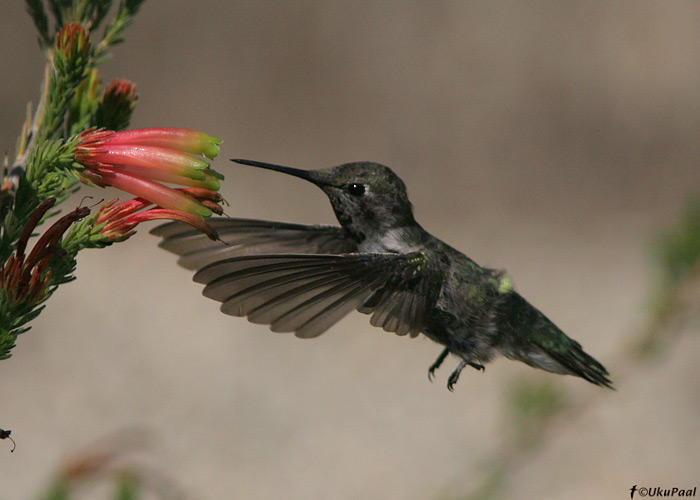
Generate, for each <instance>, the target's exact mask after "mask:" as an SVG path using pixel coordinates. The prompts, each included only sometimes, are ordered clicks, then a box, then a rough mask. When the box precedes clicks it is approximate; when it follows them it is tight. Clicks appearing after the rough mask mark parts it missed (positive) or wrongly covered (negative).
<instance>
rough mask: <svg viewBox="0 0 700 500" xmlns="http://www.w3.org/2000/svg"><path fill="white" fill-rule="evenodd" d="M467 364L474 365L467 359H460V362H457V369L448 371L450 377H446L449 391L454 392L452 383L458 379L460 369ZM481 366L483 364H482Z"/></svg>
mask: <svg viewBox="0 0 700 500" xmlns="http://www.w3.org/2000/svg"><path fill="white" fill-rule="evenodd" d="M467 365H471V366H474V365H475V363H472V362H471V361H467V360H465V359H463V360H462V362H461V363H460V364H459V366H458V367H457V369H456V370H455V371H453V372H452V373H450V378H448V379H447V389H448V390H449V391H450V392H454V385H455V384H456V383H457V380H459V374H460V373H462V370H464V367H465V366H467ZM482 368H483V366H482Z"/></svg>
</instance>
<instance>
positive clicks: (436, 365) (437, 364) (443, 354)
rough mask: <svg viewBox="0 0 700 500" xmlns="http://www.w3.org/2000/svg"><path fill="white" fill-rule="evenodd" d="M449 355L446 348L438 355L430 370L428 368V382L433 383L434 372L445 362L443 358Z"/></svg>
mask: <svg viewBox="0 0 700 500" xmlns="http://www.w3.org/2000/svg"><path fill="white" fill-rule="evenodd" d="M449 353H450V350H449V349H448V348H445V349H444V350H443V351H442V352H441V353H440V355H439V356H438V358H437V359H436V360H435V362H434V363H433V364H432V365H430V368H428V380H430V381H431V382H432V381H433V377H435V370H437V369H438V368H440V365H442V362H443V361H445V358H446V357H447V355H448V354H449Z"/></svg>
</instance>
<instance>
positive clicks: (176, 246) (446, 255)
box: [152, 160, 612, 391]
mask: <svg viewBox="0 0 700 500" xmlns="http://www.w3.org/2000/svg"><path fill="white" fill-rule="evenodd" d="M232 161H235V162H237V163H240V164H243V165H250V166H253V167H259V168H264V169H269V170H276V171H278V172H283V173H286V174H289V175H293V176H295V177H299V178H301V179H305V180H307V181H309V182H311V183H313V184H315V185H316V186H318V187H319V188H321V189H322V190H323V191H324V192H325V193H326V195H327V196H328V198H330V202H331V205H332V206H333V210H334V211H335V215H336V217H337V218H338V221H339V222H340V226H341V227H337V226H307V225H300V224H290V223H284V222H270V221H261V220H250V219H235V218H218V219H213V220H212V221H210V224H211V225H212V226H213V227H214V228H215V229H216V230H217V231H218V234H219V238H220V240H221V241H212V240H210V239H209V238H208V237H207V236H206V235H204V234H202V233H200V232H198V231H197V230H195V229H192V228H190V227H189V226H186V225H184V224H181V223H169V224H165V225H162V226H159V227H157V228H155V229H154V230H153V231H152V233H153V234H155V235H158V236H161V237H162V238H163V241H161V242H160V246H161V247H162V248H164V249H166V250H168V251H171V252H174V253H176V254H178V255H179V256H180V259H179V263H180V264H181V265H182V266H184V267H187V268H190V269H195V270H197V272H196V274H195V276H194V280H195V281H196V282H198V283H203V284H205V285H206V286H205V287H204V292H203V293H204V295H205V296H206V297H209V298H212V299H214V300H217V301H219V302H221V303H222V305H221V311H222V312H224V313H225V314H229V315H232V316H246V317H247V318H248V320H249V321H251V322H253V323H260V324H266V325H270V328H271V330H273V331H275V332H294V333H295V334H296V335H297V337H302V338H310V337H316V336H318V335H321V334H322V333H324V332H325V331H326V330H328V329H329V328H330V327H331V326H332V325H334V324H335V323H337V322H338V321H339V320H340V319H341V318H343V317H344V316H346V315H347V314H348V313H350V312H351V311H353V310H358V311H360V312H361V313H365V314H371V315H372V316H371V319H370V323H371V324H372V325H373V326H379V327H382V328H383V329H384V330H386V331H388V332H394V333H396V334H398V335H407V334H408V335H410V336H411V337H415V336H417V335H418V334H420V333H422V334H424V335H426V336H427V337H428V338H430V339H432V340H433V341H435V342H437V343H438V344H441V345H443V346H444V349H443V351H442V352H441V353H440V355H439V356H438V358H437V359H436V360H435V362H434V363H433V364H432V365H431V366H430V368H429V370H428V377H429V378H430V379H431V380H432V377H433V375H434V373H435V370H437V369H438V368H439V367H440V365H441V364H442V363H443V361H444V360H445V358H446V357H447V355H448V354H453V355H455V356H456V357H457V358H459V360H460V363H459V365H458V366H457V368H456V369H455V370H454V371H453V372H452V374H451V375H450V376H449V379H448V383H447V388H448V389H449V390H450V391H452V390H453V388H454V385H455V383H456V382H457V380H458V378H459V375H460V373H461V372H462V370H463V369H464V368H465V367H467V366H471V367H473V368H476V369H477V370H483V369H484V363H487V362H488V361H490V360H491V359H493V358H494V357H495V356H497V355H499V354H500V355H502V356H505V357H506V358H509V359H515V360H518V361H522V362H524V363H526V364H528V365H530V366H533V367H535V368H541V369H543V370H547V371H549V372H553V373H561V374H568V375H576V376H578V377H581V378H583V379H585V380H587V381H589V382H591V383H593V384H596V385H599V386H606V387H610V388H612V382H611V381H610V379H609V378H608V372H607V371H606V369H605V368H604V367H603V365H601V364H600V363H599V362H598V361H596V360H595V359H594V358H593V357H591V356H589V355H588V354H586V353H585V352H584V351H583V349H582V348H581V345H580V344H579V343H578V342H576V341H575V340H573V339H571V338H569V337H568V336H567V335H566V334H565V333H564V332H562V331H561V330H560V329H559V328H558V327H557V326H556V325H555V324H554V323H552V322H551V321H550V320H549V319H548V318H547V317H546V316H545V315H544V314H542V313H541V312H540V311H539V310H538V309H536V308H535V307H533V306H532V305H530V303H529V302H527V301H526V300H525V299H524V298H523V297H521V296H520V294H518V293H517V292H516V291H515V290H514V289H513V282H512V280H511V278H510V277H509V276H508V275H507V274H505V273H504V272H503V271H499V270H495V269H489V268H484V267H481V266H479V265H478V264H476V263H475V262H474V261H473V260H471V259H470V258H469V257H467V256H466V255H464V254H463V253H461V252H459V251H458V250H455V249H454V248H452V247H451V246H449V245H447V244H446V243H444V242H442V241H441V240H439V239H438V238H436V237H434V236H432V235H431V234H430V233H428V232H427V231H426V230H425V229H423V228H422V227H421V226H420V225H419V224H418V223H417V222H416V220H415V219H414V217H413V209H412V206H411V203H410V202H409V200H408V196H407V194H406V186H405V185H404V183H403V181H402V180H401V179H400V178H399V177H398V176H397V175H396V174H395V173H394V172H393V171H392V170H391V169H389V168H388V167H385V166H384V165H380V164H378V163H371V162H356V163H345V164H343V165H340V166H337V167H333V168H327V169H321V170H301V169H297V168H291V167H283V166H280V165H273V164H269V163H262V162H257V161H251V160H232ZM222 242H223V243H222Z"/></svg>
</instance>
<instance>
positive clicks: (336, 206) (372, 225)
mask: <svg viewBox="0 0 700 500" xmlns="http://www.w3.org/2000/svg"><path fill="white" fill-rule="evenodd" d="M233 161H235V162H236V163H241V164H243V165H251V166H253V167H259V168H266V169H269V170H276V171H278V172H283V173H285V174H289V175H293V176H295V177H300V178H302V179H305V180H307V181H309V182H312V183H313V184H316V185H317V186H318V187H320V188H321V189H322V190H323V192H325V193H326V195H327V196H328V198H329V199H330V201H331V205H332V206H333V211H334V212H335V215H336V217H337V218H338V221H339V222H340V224H341V225H342V226H343V227H344V228H345V229H347V230H348V231H349V232H350V233H351V234H353V236H355V237H356V238H357V239H358V240H359V241H362V240H364V239H365V238H366V237H368V236H370V235H371V234H376V233H377V232H382V231H387V230H389V229H393V228H399V227H402V226H407V225H410V224H414V223H415V219H414V218H413V209H412V208H411V202H410V201H408V195H407V194H406V186H405V184H404V183H403V181H402V180H401V179H400V178H399V177H398V176H397V175H396V174H395V173H394V172H393V171H392V170H391V169H390V168H389V167H385V166H384V165H380V164H379V163H373V162H367V161H362V162H353V163H344V164H342V165H339V166H337V167H332V168H324V169H319V170H302V169H298V168H291V167H283V166H280V165H273V164H270V163H262V162H257V161H252V160H233Z"/></svg>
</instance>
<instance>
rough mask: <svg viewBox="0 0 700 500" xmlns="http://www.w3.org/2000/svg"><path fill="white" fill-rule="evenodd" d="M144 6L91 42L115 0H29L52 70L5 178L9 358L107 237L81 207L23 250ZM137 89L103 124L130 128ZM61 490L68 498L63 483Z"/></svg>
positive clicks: (71, 161)
mask: <svg viewBox="0 0 700 500" xmlns="http://www.w3.org/2000/svg"><path fill="white" fill-rule="evenodd" d="M142 3H143V0H139V1H134V0H130V1H122V2H120V4H119V7H118V8H117V11H116V14H115V16H114V19H113V20H112V21H111V22H110V23H109V24H108V25H107V28H106V29H105V34H104V37H103V38H102V39H99V38H97V39H98V40H100V41H99V43H98V44H97V45H95V44H93V43H91V41H90V40H91V38H96V37H95V33H94V31H95V30H96V29H97V28H98V27H99V26H100V25H101V24H103V22H104V21H105V20H106V17H107V14H108V13H109V11H110V9H111V7H112V4H113V0H48V1H47V2H43V1H41V0H25V5H26V8H27V12H28V13H29V15H30V16H31V17H32V19H33V21H34V25H35V27H36V29H37V32H38V35H39V43H40V45H41V46H42V48H43V49H44V50H45V55H46V57H47V69H46V72H45V80H44V84H43V90H42V95H41V99H40V101H39V105H38V106H37V110H36V112H35V113H34V115H33V116H32V114H31V112H30V111H29V109H28V113H27V115H28V116H27V120H26V122H25V124H24V126H23V127H22V131H21V133H20V136H19V139H18V141H17V144H18V147H17V159H16V160H15V162H14V164H13V166H12V168H11V169H8V168H5V171H4V174H3V179H2V182H1V183H0V186H2V190H0V259H1V260H0V359H5V358H7V357H9V356H10V350H11V349H12V348H13V347H14V345H15V341H16V339H17V336H18V335H20V334H21V333H23V332H26V331H27V330H28V329H29V327H28V326H27V324H28V323H29V322H30V321H32V320H33V319H34V318H36V317H37V316H38V315H39V314H40V312H41V310H42V309H43V307H44V306H43V304H44V302H45V301H46V300H47V299H48V298H49V297H50V296H51V294H52V293H53V292H54V291H55V290H56V289H57V288H58V286H60V285H61V284H64V283H67V282H69V281H71V280H73V279H74V278H73V272H74V271H75V267H76V257H77V254H78V252H79V251H80V250H82V249H84V248H98V247H101V246H105V245H106V244H107V243H105V242H104V238H100V237H99V236H100V235H99V228H98V229H97V230H96V229H95V227H94V225H95V218H94V217H91V218H87V219H85V216H86V214H87V213H89V210H88V209H86V208H82V209H76V210H73V211H72V212H69V213H68V214H67V215H65V216H63V217H62V218H60V219H58V220H57V221H55V222H54V223H53V224H52V225H51V226H50V227H49V228H48V229H47V230H46V231H45V232H44V235H42V237H41V238H39V240H38V241H37V242H36V243H35V244H34V245H33V248H32V250H31V252H28V255H27V253H25V249H26V247H27V243H28V240H29V239H30V237H32V236H33V235H32V233H33V232H34V230H35V228H36V227H37V226H39V225H41V224H42V223H43V222H44V221H45V220H47V219H48V218H50V217H52V216H54V215H56V214H57V213H58V212H59V210H56V211H54V212H50V211H49V208H51V207H53V206H54V204H55V206H56V207H57V206H58V205H60V204H61V203H63V202H64V201H65V200H66V199H68V197H69V196H70V195H71V194H72V193H73V192H75V190H77V186H78V183H79V180H80V179H79V177H78V172H79V170H80V168H82V167H81V166H80V165H79V164H78V163H76V148H77V145H78V144H79V142H80V140H81V135H80V134H81V133H83V132H84V131H85V130H87V129H89V128H91V127H95V126H97V125H98V124H100V123H105V122H107V121H109V120H106V119H105V118H104V116H105V111H106V108H105V104H104V102H103V101H102V100H101V98H100V92H101V82H100V77H99V74H98V71H97V67H98V65H99V64H100V62H101V61H103V60H105V59H106V57H107V55H108V54H107V51H108V49H109V48H110V47H111V46H112V45H114V44H115V43H118V42H120V41H121V40H122V36H123V33H124V30H125V29H126V28H127V27H128V26H129V25H130V24H131V22H132V20H133V16H134V15H135V14H136V12H137V11H138V9H139V7H140V6H141V4H142ZM131 92H132V94H131V95H130V99H121V100H119V99H117V100H116V101H115V100H114V99H112V100H111V101H110V102H109V103H108V105H107V107H108V108H109V113H111V114H110V116H111V117H112V120H111V122H110V123H105V124H109V125H118V126H119V127H122V128H123V127H126V125H128V122H129V119H130V117H131V113H132V112H133V109H134V102H135V95H134V94H133V86H132V87H131ZM122 97H123V96H122ZM117 108H121V109H117ZM98 115H99V116H98ZM49 200H51V203H50V204H49V205H46V202H47V201H49ZM42 207H43V208H42ZM71 227H74V229H73V230H70V231H69V228H71ZM66 231H68V233H67V234H66V235H65V236H63V234H64V233H66ZM55 495H58V496H55V498H62V497H61V496H60V495H61V494H60V492H59V491H58V490H57V492H56V493H55ZM125 498H126V497H125Z"/></svg>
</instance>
